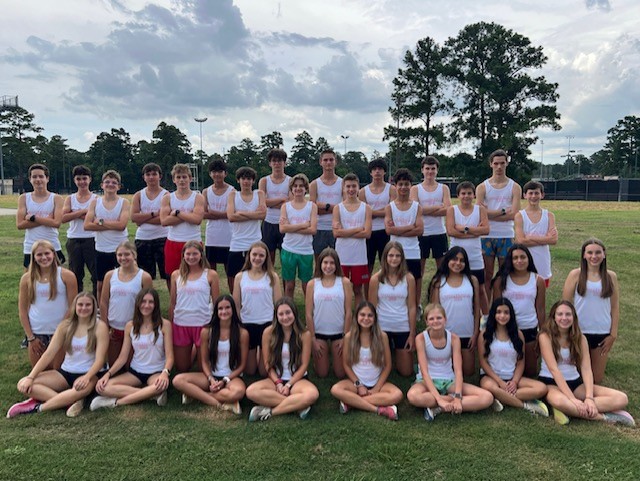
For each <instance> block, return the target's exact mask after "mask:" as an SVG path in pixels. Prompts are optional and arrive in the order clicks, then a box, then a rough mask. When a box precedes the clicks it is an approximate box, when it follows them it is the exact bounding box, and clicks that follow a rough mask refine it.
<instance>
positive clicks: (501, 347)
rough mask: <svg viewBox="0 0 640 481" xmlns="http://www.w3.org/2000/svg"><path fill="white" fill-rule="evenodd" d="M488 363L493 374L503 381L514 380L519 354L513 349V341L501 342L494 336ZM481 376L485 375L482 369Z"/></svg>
mask: <svg viewBox="0 0 640 481" xmlns="http://www.w3.org/2000/svg"><path fill="white" fill-rule="evenodd" d="M487 362H488V363H489V366H491V369H493V372H495V373H496V375H497V376H498V377H499V378H500V379H502V380H503V381H510V380H511V379H513V374H514V373H515V372H516V364H517V363H518V353H517V352H516V350H515V348H514V347H513V343H512V342H511V339H509V340H506V341H501V340H500V339H498V338H497V337H495V336H494V338H493V340H492V341H491V344H489V355H488V356H487ZM480 375H481V376H482V375H485V372H484V371H483V370H482V369H480Z"/></svg>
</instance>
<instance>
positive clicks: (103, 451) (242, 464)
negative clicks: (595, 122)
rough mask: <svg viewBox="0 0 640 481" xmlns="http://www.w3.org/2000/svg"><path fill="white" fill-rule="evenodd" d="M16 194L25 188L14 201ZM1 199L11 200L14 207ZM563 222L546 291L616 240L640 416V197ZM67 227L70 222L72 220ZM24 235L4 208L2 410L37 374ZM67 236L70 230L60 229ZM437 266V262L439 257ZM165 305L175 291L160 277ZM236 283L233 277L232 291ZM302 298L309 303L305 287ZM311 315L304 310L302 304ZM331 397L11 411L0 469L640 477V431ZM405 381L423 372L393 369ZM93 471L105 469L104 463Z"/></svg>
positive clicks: (622, 364) (577, 211)
mask: <svg viewBox="0 0 640 481" xmlns="http://www.w3.org/2000/svg"><path fill="white" fill-rule="evenodd" d="M14 199H15V198H14ZM10 200H11V199H6V198H0V207H12V206H15V200H14V203H13V205H11V203H10ZM547 205H548V207H549V208H550V209H552V210H554V211H555V213H556V217H557V221H558V226H559V230H560V241H559V244H558V245H557V246H556V247H554V248H553V250H552V255H553V259H554V265H553V270H554V279H553V280H552V283H551V287H550V291H549V293H548V295H547V303H548V305H549V306H550V305H551V304H552V303H553V301H555V300H556V299H558V297H559V296H560V292H561V289H562V283H563V281H564V278H565V277H566V275H567V273H568V271H569V270H570V269H572V268H574V267H576V266H577V265H578V258H579V247H580V245H581V244H582V242H583V240H584V239H586V238H587V237H589V236H592V235H594V236H597V237H599V238H601V239H603V240H604V241H605V244H606V245H607V255H608V261H609V266H610V267H611V268H612V269H613V270H615V271H616V272H617V273H618V276H619V278H620V285H621V289H622V295H621V313H622V315H621V321H620V335H619V339H618V341H617V342H616V344H615V346H614V350H613V352H612V356H611V358H610V361H609V365H608V367H607V375H606V381H605V384H606V385H609V386H612V387H616V388H620V389H623V390H625V391H626V392H627V393H628V395H629V399H630V404H629V411H630V412H631V413H632V414H634V415H635V416H636V417H640V401H639V399H640V379H639V376H638V360H639V358H638V354H637V351H635V349H636V346H638V345H639V343H640V333H639V332H638V330H637V329H636V328H635V324H636V322H637V321H638V314H637V313H638V312H640V298H639V297H638V296H637V294H636V293H637V292H639V291H640V281H639V280H638V276H637V267H638V265H639V263H638V261H637V253H638V252H640V227H639V224H638V221H637V219H638V218H639V212H640V204H632V203H621V204H616V203H589V204H587V203H579V202H549V203H548V204H547ZM63 230H64V229H63ZM22 235H23V234H22V233H21V232H18V231H16V229H15V224H14V219H13V218H12V217H0V269H1V270H2V272H3V274H2V276H1V277H0V329H1V330H2V332H3V336H1V337H0V365H1V366H2V369H0V410H3V411H2V412H3V413H4V412H6V409H8V407H9V406H10V405H11V404H12V403H14V402H16V401H18V400H20V399H21V395H20V394H19V393H18V392H17V391H16V388H15V385H16V382H17V381H18V379H19V378H20V377H21V376H23V375H25V374H26V373H27V372H28V369H29V366H28V360H27V356H26V352H25V351H23V350H19V349H18V344H19V342H20V340H21V338H22V329H21V327H20V325H19V322H18V316H17V307H16V306H17V286H18V281H19V278H20V275H21V274H22V267H21V252H22V250H21V248H22ZM61 235H63V233H62V232H61ZM428 266H429V267H428V269H429V274H431V273H432V270H433V267H432V264H430V263H429V264H428ZM155 283H156V287H157V288H158V289H159V290H160V291H161V292H162V294H163V295H162V299H163V307H164V310H165V312H166V307H167V304H166V300H167V296H166V289H165V288H164V286H163V284H162V283H161V282H160V281H156V282H155ZM225 287H226V282H221V288H222V289H223V290H224V289H225ZM296 300H297V302H298V303H299V304H300V306H302V298H301V295H300V294H298V296H297V298H296ZM301 312H304V310H302V311H301ZM312 380H314V382H316V383H317V385H318V387H319V389H320V393H321V397H320V399H319V401H318V403H317V404H316V406H314V408H313V410H312V415H311V419H310V420H309V421H306V422H304V421H301V420H299V419H298V418H297V417H294V416H285V417H281V418H278V419H271V420H269V421H268V422H266V423H262V424H249V423H248V422H247V416H246V414H248V410H249V408H250V406H251V403H250V402H248V401H246V400H245V401H244V402H243V409H244V410H245V415H243V416H242V417H241V418H236V417H233V416H232V415H231V414H228V413H221V412H217V411H213V410H211V409H208V408H206V407H204V406H199V405H197V404H192V405H190V406H185V407H183V406H181V405H180V401H179V396H178V395H177V394H176V393H175V392H172V393H171V394H170V397H169V405H168V406H167V407H166V408H158V407H157V406H156V405H155V404H152V403H148V404H144V405H139V406H131V407H126V408H121V409H117V410H109V411H101V412H96V413H91V412H88V411H85V412H83V414H82V415H81V416H80V417H78V418H75V419H68V418H66V417H65V416H64V412H62V411H60V412H58V413H48V414H46V415H42V416H35V415H34V416H24V417H22V418H19V419H13V420H6V419H2V420H0V480H23V479H24V480H31V479H43V480H47V479H56V480H57V479H70V480H71V479H86V478H89V477H94V476H95V475H98V476H101V477H105V478H106V479H109V480H119V479H127V480H137V479H145V480H146V479H157V480H164V479H201V478H213V477H215V478H216V479H247V478H258V479H283V478H288V479H298V478H302V477H303V476H305V477H307V478H309V479H348V480H351V479H353V480H360V479H409V478H414V477H416V478H417V477H420V478H427V479H470V478H474V479H492V480H493V479H495V480H500V479H515V478H521V479H549V478H556V479H590V480H594V479H616V480H618V479H637V478H638V473H640V459H639V457H638V453H639V452H640V434H639V433H640V431H638V430H633V429H627V428H619V427H616V426H610V425H604V424H601V423H592V422H588V421H578V420H574V421H572V422H571V424H569V425H568V426H565V427H561V426H558V425H556V424H555V423H554V422H553V421H552V420H550V419H549V420H545V419H539V418H535V417H532V416H530V415H528V414H526V413H524V412H523V411H516V410H514V409H508V408H507V409H505V411H504V412H502V413H500V414H495V413H493V412H483V413H480V414H469V415H463V416H461V417H453V416H441V417H439V418H438V419H437V420H436V421H435V422H434V423H432V424H427V423H426V422H424V421H423V419H422V413H421V412H420V411H419V410H417V409H414V408H412V407H411V406H409V405H408V404H407V403H406V401H405V402H403V403H402V404H401V405H400V406H399V413H400V421H398V422H397V423H392V422H390V421H388V420H386V419H382V418H380V417H377V416H373V415H370V414H366V413H358V412H353V413H349V414H348V415H346V416H342V415H340V414H338V409H337V403H336V401H335V400H333V399H332V398H331V396H330V394H329V389H330V387H331V384H332V382H333V380H332V379H326V380H317V379H314V377H313V376H312ZM392 381H393V382H395V383H397V384H398V385H399V386H400V387H401V388H402V389H403V391H404V392H406V391H407V389H408V388H409V386H410V383H411V380H408V379H402V378H399V377H397V376H393V377H392ZM94 473H95V474H94Z"/></svg>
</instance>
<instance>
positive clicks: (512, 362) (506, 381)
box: [478, 297, 549, 417]
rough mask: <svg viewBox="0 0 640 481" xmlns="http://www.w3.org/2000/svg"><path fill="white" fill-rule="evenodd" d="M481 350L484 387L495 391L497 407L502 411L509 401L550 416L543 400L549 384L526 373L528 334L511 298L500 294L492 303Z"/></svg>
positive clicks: (479, 351)
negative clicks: (522, 329)
mask: <svg viewBox="0 0 640 481" xmlns="http://www.w3.org/2000/svg"><path fill="white" fill-rule="evenodd" d="M478 353H479V355H480V367H481V369H482V370H481V375H482V377H481V378H480V387H482V388H484V389H486V390H487V391H489V392H490V393H491V394H493V397H494V398H495V399H494V401H493V409H494V410H495V411H497V412H500V411H502V408H503V406H502V405H503V404H506V405H507V406H512V407H515V408H521V409H526V410H527V411H529V412H531V413H533V414H539V415H541V416H545V417H546V416H549V410H548V409H547V406H546V405H545V404H544V403H543V402H542V401H539V399H541V398H543V397H544V396H545V395H546V394H547V387H546V386H545V385H544V384H543V383H541V382H540V381H535V380H533V379H529V378H528V377H523V376H522V374H523V373H524V360H525V358H524V357H525V352H524V336H523V335H522V332H520V331H519V330H518V325H517V323H516V315H515V312H514V309H513V305H512V304H511V301H510V300H509V299H507V298H504V297H499V298H497V299H495V300H494V301H493V303H492V304H491V309H489V316H488V318H487V325H486V327H485V329H484V331H482V332H481V333H480V342H479V343H478Z"/></svg>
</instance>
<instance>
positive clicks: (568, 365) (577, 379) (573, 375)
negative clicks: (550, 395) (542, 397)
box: [538, 347, 582, 391]
mask: <svg viewBox="0 0 640 481" xmlns="http://www.w3.org/2000/svg"><path fill="white" fill-rule="evenodd" d="M557 361H558V369H559V370H560V373H561V374H562V377H563V378H564V380H565V381H566V382H567V384H568V385H569V389H571V390H572V391H574V390H575V389H576V388H577V387H578V386H580V385H581V384H582V377H581V376H580V373H579V372H578V368H577V366H576V364H575V362H573V360H572V359H571V352H570V351H569V348H568V347H561V348H560V359H558V360H557ZM538 379H539V380H540V381H542V382H543V383H545V384H547V385H551V386H556V385H557V384H556V381H555V379H554V378H553V374H551V371H550V370H549V367H548V366H547V363H546V362H544V357H543V358H542V363H541V365H540V374H539V375H538Z"/></svg>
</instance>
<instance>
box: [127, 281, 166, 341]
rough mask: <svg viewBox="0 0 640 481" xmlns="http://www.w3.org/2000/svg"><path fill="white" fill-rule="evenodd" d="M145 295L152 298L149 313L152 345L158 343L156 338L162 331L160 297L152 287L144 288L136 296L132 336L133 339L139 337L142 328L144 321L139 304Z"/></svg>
mask: <svg viewBox="0 0 640 481" xmlns="http://www.w3.org/2000/svg"><path fill="white" fill-rule="evenodd" d="M147 294H151V295H152V296H153V312H151V327H152V328H153V343H154V344H155V343H156V342H157V341H158V336H159V335H160V330H161V329H162V314H161V312H160V296H158V291H156V290H155V289H154V288H153V287H145V288H144V289H142V290H141V291H140V292H138V294H137V295H136V301H135V307H134V309H133V319H132V322H133V335H134V336H135V337H137V338H138V337H140V328H141V327H142V323H143V322H144V319H143V318H142V313H141V312H140V304H142V299H143V298H144V296H146V295H147Z"/></svg>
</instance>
